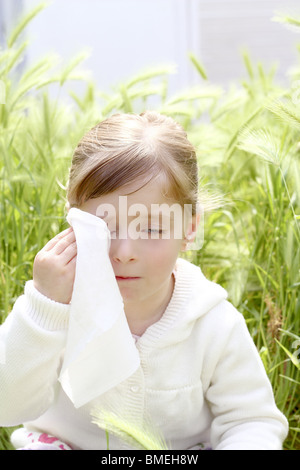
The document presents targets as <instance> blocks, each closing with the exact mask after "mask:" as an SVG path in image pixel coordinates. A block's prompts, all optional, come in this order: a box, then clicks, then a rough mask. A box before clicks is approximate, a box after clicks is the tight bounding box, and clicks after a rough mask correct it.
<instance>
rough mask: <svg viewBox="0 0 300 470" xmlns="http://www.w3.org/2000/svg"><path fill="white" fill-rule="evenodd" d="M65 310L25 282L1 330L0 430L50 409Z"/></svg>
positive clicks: (58, 363) (66, 317)
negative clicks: (23, 288) (23, 289)
mask: <svg viewBox="0 0 300 470" xmlns="http://www.w3.org/2000/svg"><path fill="white" fill-rule="evenodd" d="M69 309H70V306H69V305H64V304H60V303H57V302H54V301H52V300H50V299H48V298H47V297H44V296H43V295H42V294H40V293H39V292H38V291H37V290H36V289H35V288H34V286H33V282H32V281H29V282H27V283H26V285H25V292H24V295H22V296H21V297H19V298H18V299H17V301H16V303H15V305H14V307H13V310H12V312H11V313H10V314H9V315H8V317H7V319H6V321H5V322H4V323H3V324H2V325H1V326H0V426H15V425H18V424H22V423H23V422H25V421H28V420H33V419H35V418H37V417H38V416H40V415H41V414H42V413H43V412H44V411H46V410H47V408H48V407H49V406H50V405H51V403H52V401H53V398H54V391H55V384H56V383H57V378H58V374H59V369H60V363H61V357H62V353H63V349H64V346H65V342H66V334H67V326H68V316H69Z"/></svg>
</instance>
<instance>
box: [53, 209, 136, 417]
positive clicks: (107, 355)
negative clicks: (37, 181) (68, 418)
mask: <svg viewBox="0 0 300 470" xmlns="http://www.w3.org/2000/svg"><path fill="white" fill-rule="evenodd" d="M67 220H68V222H69V224H70V225H71V226H72V227H73V230H74V232H75V237H76V243H77V260H76V274H75V281H74V288H73V295H72V299H71V311H70V322H69V330H68V336H67V344H66V350H65V355H64V361H63V365H62V370H61V373H60V377H59V380H60V382H61V385H62V387H63V389H64V391H65V393H66V394H67V395H68V397H69V398H70V399H71V401H72V402H73V404H74V406H75V407H76V408H78V407H80V406H83V405H84V404H86V403H88V402H89V401H91V400H93V399H94V398H97V397H98V396H100V395H101V394H103V393H104V392H106V391H107V390H109V389H110V388H112V387H114V386H116V385H117V384H118V383H120V382H122V381H123V380H125V379H126V378H128V377H129V376H130V375H132V374H133V373H134V372H135V370H136V369H137V368H138V367H139V354H138V351H137V349H136V347H135V343H134V340H133V338H132V335H131V332H130V329H129V326H128V323H127V320H126V316H125V312H124V305H123V300H122V297H121V294H120V291H119V288H118V284H117V281H116V279H115V275H114V271H113V268H112V265H111V262H110V259H109V246H110V233H109V230H108V228H107V226H106V224H105V222H104V221H103V220H102V219H100V218H99V217H96V216H94V215H92V214H90V213H88V212H84V211H81V210H80V209H76V208H72V209H70V211H69V214H68V217H67Z"/></svg>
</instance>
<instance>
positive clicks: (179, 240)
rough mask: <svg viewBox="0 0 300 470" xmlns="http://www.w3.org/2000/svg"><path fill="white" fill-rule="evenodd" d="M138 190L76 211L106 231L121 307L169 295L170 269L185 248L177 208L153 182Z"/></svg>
mask: <svg viewBox="0 0 300 470" xmlns="http://www.w3.org/2000/svg"><path fill="white" fill-rule="evenodd" d="M140 187H141V184H139V185H137V184H136V183H135V184H130V185H127V186H126V187H124V188H121V189H119V190H117V191H115V192H112V193H109V194H107V195H104V196H100V197H98V198H95V199H89V200H88V201H87V202H85V203H84V204H83V205H82V206H81V207H80V208H81V209H82V210H84V211H87V212H90V213H91V214H94V215H98V216H99V217H101V218H103V219H104V220H105V222H106V223H107V225H108V228H109V229H110V232H111V246H110V253H109V255H110V260H111V263H112V267H113V270H114V273H115V276H116V280H117V282H118V286H119V289H120V292H121V295H122V297H123V300H124V305H125V309H126V304H129V303H131V302H134V303H141V302H144V301H148V302H149V301H151V299H154V298H155V297H156V296H159V297H160V298H163V297H164V295H166V296H167V295H168V293H170V286H171V282H172V271H173V269H174V265H175V262H176V259H177V257H178V254H179V252H180V250H182V249H183V248H184V245H185V242H184V237H183V232H184V230H182V227H181V225H180V224H181V223H183V221H182V220H181V221H180V220H179V219H180V217H182V214H183V211H182V208H181V207H180V205H179V204H177V205H176V204H175V205H173V204H174V201H170V199H168V198H166V197H165V196H164V195H163V192H162V184H161V182H160V181H159V179H156V180H152V181H150V182H149V183H147V184H146V185H145V186H143V187H142V188H141V189H139V188H140ZM163 204H164V206H162V205H163ZM171 207H172V209H173V210H172V212H171V211H170V210H169V209H170V208H171ZM158 208H159V210H160V212H161V211H162V210H163V216H159V215H158V214H159V210H158ZM180 214H181V215H180Z"/></svg>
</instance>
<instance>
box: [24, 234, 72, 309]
mask: <svg viewBox="0 0 300 470" xmlns="http://www.w3.org/2000/svg"><path fill="white" fill-rule="evenodd" d="M76 256H77V246H76V240H75V234H74V231H73V229H72V227H69V228H68V229H67V230H64V231H63V232H61V233H59V234H58V235H56V237H54V238H52V240H50V241H49V242H48V243H47V244H46V245H45V246H44V248H42V250H41V251H39V252H38V254H37V255H36V257H35V260H34V263H33V284H34V287H35V288H36V289H37V290H38V291H39V292H40V293H41V294H43V295H45V296H46V297H48V298H49V299H51V300H55V301H56V302H60V303H63V304H68V303H70V301H71V297H72V292H73V284H74V279H75V267H76Z"/></svg>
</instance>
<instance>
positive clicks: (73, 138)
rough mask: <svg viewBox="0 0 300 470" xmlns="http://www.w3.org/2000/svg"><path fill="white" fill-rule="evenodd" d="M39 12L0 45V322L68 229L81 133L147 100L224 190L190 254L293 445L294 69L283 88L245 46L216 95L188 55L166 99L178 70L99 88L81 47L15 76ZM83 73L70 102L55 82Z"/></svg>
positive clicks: (298, 140)
mask: <svg viewBox="0 0 300 470" xmlns="http://www.w3.org/2000/svg"><path fill="white" fill-rule="evenodd" d="M39 11H40V8H39V7H38V8H37V9H36V10H34V11H33V12H31V13H30V14H29V15H28V17H26V18H24V20H23V21H22V22H21V23H20V25H19V26H18V27H17V28H16V29H15V30H14V31H13V32H12V33H11V34H10V36H9V38H8V40H7V44H8V45H7V48H6V49H5V50H0V80H2V81H3V82H4V84H5V89H6V100H5V101H6V103H5V104H0V218H1V229H2V231H1V234H2V236H1V241H0V322H2V321H4V319H5V318H6V316H7V315H8V314H9V312H10V311H11V308H12V306H13V304H14V302H15V300H16V298H17V297H18V296H19V295H20V294H21V293H22V291H23V288H24V283H25V281H26V280H28V279H30V278H31V276H32V263H33V260H34V256H35V254H36V253H37V251H38V250H39V249H40V248H41V247H42V246H43V245H44V244H45V243H46V241H47V240H48V239H50V238H51V237H53V236H54V235H55V234H56V233H57V232H59V231H60V230H62V229H63V228H64V227H65V226H66V224H65V185H66V182H67V178H68V169H69V166H70V161H71V156H72V153H73V149H74V147H75V145H76V144H77V142H78V140H79V139H80V137H81V136H82V134H84V132H85V131H86V130H87V129H89V128H90V127H91V126H92V125H94V124H95V123H96V122H98V121H99V120H101V119H103V118H105V117H106V116H108V115H110V114H112V113H114V112H132V111H134V112H142V111H143V110H145V109H147V108H148V107H149V103H151V102H153V101H152V98H153V97H155V98H156V100H155V103H156V105H155V106H156V109H157V110H158V111H161V112H163V113H166V114H169V115H171V116H173V117H174V118H175V119H176V120H178V121H179V122H181V123H182V125H183V126H184V127H185V129H186V130H187V132H188V135H189V138H190V139H191V141H192V142H193V143H194V144H195V146H196V147H197V152H198V159H199V165H200V174H201V179H202V184H203V185H207V187H208V189H210V188H212V191H213V192H214V191H217V192H218V193H220V194H222V195H223V197H222V200H223V203H222V205H220V206H219V208H218V209H216V210H214V211H212V212H211V213H209V214H207V215H206V216H205V239H204V246H203V248H202V249H201V250H200V251H199V252H190V253H189V254H188V257H189V258H190V259H191V260H192V261H193V262H194V263H196V264H199V265H200V266H201V267H202V269H203V271H204V273H205V274H206V275H207V276H208V277H209V278H211V279H213V280H215V281H216V282H219V283H221V284H222V285H223V286H224V287H225V288H226V289H227V290H228V292H229V297H230V300H231V302H232V303H233V304H234V305H235V306H236V307H237V308H238V309H239V310H240V311H241V312H242V313H243V315H244V317H245V319H246V321H247V325H248V328H249V331H250V333H251V335H252V337H253V339H254V342H255V344H256V346H257V348H258V350H259V352H260V354H261V358H262V360H263V362H264V365H265V368H266V370H267V373H268V375H269V377H270V380H271V383H272V386H273V389H274V394H275V399H276V402H277V405H278V407H279V408H280V409H281V410H282V411H283V412H284V414H285V415H286V417H287V418H288V420H289V424H290V432H289V436H288V439H287V440H286V442H285V448H286V449H298V450H299V449H300V412H299V404H300V394H299V385H300V371H299V368H300V366H299V348H300V338H299V334H300V298H299V286H300V228H299V223H300V219H299V215H300V161H299V159H300V132H299V131H300V115H299V111H298V109H299V103H298V102H297V96H298V95H297V90H295V83H297V80H299V79H300V67H299V65H298V64H296V65H295V67H294V69H293V74H292V76H291V77H290V84H288V85H286V86H283V85H278V83H277V82H276V73H275V71H274V70H273V69H271V70H265V68H264V66H263V64H261V63H258V64H254V63H253V61H252V60H251V58H250V57H249V55H248V54H247V52H246V51H244V52H243V54H242V59H241V60H243V61H244V64H245V79H244V80H243V81H241V82H236V83H235V84H234V85H233V86H232V87H231V88H230V89H229V90H222V89H220V87H216V86H215V85H214V84H212V83H210V81H209V77H208V76H207V73H206V71H205V70H204V68H203V66H202V64H200V63H199V60H198V59H197V58H196V57H195V56H194V55H193V54H191V55H190V61H191V67H195V68H196V69H197V70H198V72H199V85H198V86H197V87H194V88H192V89H188V90H183V91H182V92H181V93H178V94H177V95H176V96H172V97H169V96H168V77H169V75H170V74H171V73H174V69H173V67H171V66H160V67H157V68H151V69H148V70H145V71H141V73H140V74H138V75H136V76H134V77H131V78H130V79H128V81H127V82H124V83H122V84H117V85H116V86H115V88H114V89H113V90H112V92H111V93H109V94H104V93H102V92H101V91H99V90H98V89H97V88H96V87H95V85H94V84H93V82H92V81H88V80H87V79H86V75H85V74H84V73H83V72H82V71H79V69H78V66H79V65H80V63H81V61H82V59H83V58H84V57H85V55H84V54H79V55H78V56H77V57H75V58H74V59H73V60H72V61H71V62H70V63H68V64H62V66H61V67H59V63H58V61H57V59H56V58H53V57H51V58H50V57H44V58H43V59H42V60H40V61H39V62H37V63H36V64H35V65H33V66H31V67H30V68H29V69H26V70H25V71H24V72H23V73H22V75H21V76H19V75H18V73H17V66H18V64H19V63H20V61H22V58H23V57H24V53H25V51H26V47H28V46H27V44H26V43H22V42H20V35H21V32H22V30H23V29H24V28H25V27H26V25H27V24H28V21H29V20H32V19H33V18H34V16H35V14H37V13H38V12H39ZM287 21H289V22H291V20H290V18H288V19H287ZM295 24H297V21H296V22H294V23H293V25H294V26H295ZM187 60H188V58H187ZM80 78H81V79H83V80H85V83H86V91H85V93H84V94H83V95H82V96H77V95H76V94H75V93H73V92H72V91H71V90H70V92H69V93H70V97H71V100H72V101H71V104H66V103H65V102H64V100H63V99H61V97H60V96H61V89H62V87H66V85H68V88H69V89H70V88H71V87H72V80H74V79H76V80H78V79H80ZM53 87H55V88H54V89H55V90H56V93H57V96H56V97H54V98H53V93H52V94H50V90H52V88H53ZM299 95H300V93H299ZM50 96H51V98H50ZM4 406H5V405H4ZM9 433H10V429H5V428H2V429H1V430H0V449H9V448H10V445H9Z"/></svg>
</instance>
